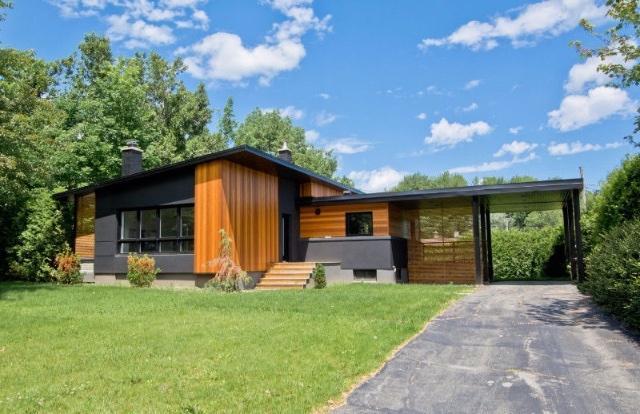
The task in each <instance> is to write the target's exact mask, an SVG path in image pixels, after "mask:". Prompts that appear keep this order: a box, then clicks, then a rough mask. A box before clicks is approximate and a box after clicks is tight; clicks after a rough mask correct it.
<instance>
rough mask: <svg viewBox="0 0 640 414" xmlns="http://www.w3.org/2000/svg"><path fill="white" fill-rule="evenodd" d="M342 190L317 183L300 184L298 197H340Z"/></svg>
mask: <svg viewBox="0 0 640 414" xmlns="http://www.w3.org/2000/svg"><path fill="white" fill-rule="evenodd" d="M342 192H343V190H342V189H340V188H336V187H331V186H328V185H325V184H322V183H319V182H317V181H309V182H307V183H302V184H300V197H331V196H339V195H342Z"/></svg>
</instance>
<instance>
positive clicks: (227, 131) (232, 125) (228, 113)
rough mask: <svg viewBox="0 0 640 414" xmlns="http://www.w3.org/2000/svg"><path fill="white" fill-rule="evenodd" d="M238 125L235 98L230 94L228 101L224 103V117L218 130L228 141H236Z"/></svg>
mask: <svg viewBox="0 0 640 414" xmlns="http://www.w3.org/2000/svg"><path fill="white" fill-rule="evenodd" d="M237 127H238V123H237V122H236V119H235V115H234V114H233V98H232V97H231V96H230V97H228V98H227V103H226V104H225V105H224V109H223V111H222V117H221V118H220V122H219V123H218V130H219V132H220V134H221V135H222V138H223V139H224V140H225V142H226V143H229V142H235V140H236V128H237Z"/></svg>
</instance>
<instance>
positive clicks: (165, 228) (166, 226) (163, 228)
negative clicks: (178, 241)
mask: <svg viewBox="0 0 640 414" xmlns="http://www.w3.org/2000/svg"><path fill="white" fill-rule="evenodd" d="M160 237H178V209H177V208H163V209H162V210H160Z"/></svg>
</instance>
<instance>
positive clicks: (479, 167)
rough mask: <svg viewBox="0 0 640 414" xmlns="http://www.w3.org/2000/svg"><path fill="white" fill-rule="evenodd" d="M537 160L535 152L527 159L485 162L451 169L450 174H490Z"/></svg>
mask: <svg viewBox="0 0 640 414" xmlns="http://www.w3.org/2000/svg"><path fill="white" fill-rule="evenodd" d="M536 158H537V156H536V154H535V153H534V152H532V153H530V154H529V155H527V156H526V157H518V156H514V157H513V158H512V159H510V160H508V161H507V160H505V161H490V162H483V163H482V164H475V165H466V166H463V167H456V168H451V169H450V170H449V172H452V173H457V174H471V173H479V172H489V171H499V170H504V169H506V168H509V167H511V166H513V165H515V164H522V163H525V162H529V161H531V160H535V159H536Z"/></svg>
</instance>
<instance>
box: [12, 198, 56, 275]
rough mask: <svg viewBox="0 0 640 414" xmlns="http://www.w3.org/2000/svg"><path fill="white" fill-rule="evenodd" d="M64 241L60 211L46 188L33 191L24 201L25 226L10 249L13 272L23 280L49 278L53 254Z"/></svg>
mask: <svg viewBox="0 0 640 414" xmlns="http://www.w3.org/2000/svg"><path fill="white" fill-rule="evenodd" d="M64 242H65V238H64V232H63V230H62V213H61V212H60V210H58V208H57V206H56V203H55V201H54V200H53V198H51V194H50V193H49V192H48V191H47V190H44V189H39V190H35V191H34V193H33V196H32V197H31V198H30V200H29V202H28V203H27V216H26V225H25V228H24V230H23V231H22V232H21V233H20V235H19V236H18V240H17V244H16V246H14V247H13V248H12V251H11V252H10V253H11V255H12V261H11V263H10V270H11V272H12V274H13V275H14V276H16V277H18V278H20V279H23V280H31V281H49V280H51V277H52V274H53V270H54V267H53V266H54V259H55V256H56V254H57V253H58V252H60V251H61V250H62V249H63V246H64Z"/></svg>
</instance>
